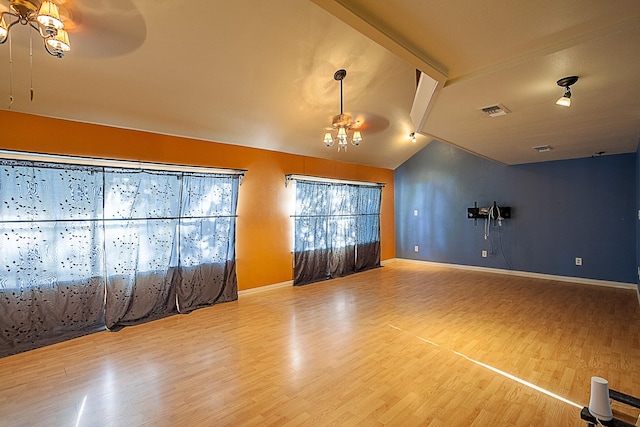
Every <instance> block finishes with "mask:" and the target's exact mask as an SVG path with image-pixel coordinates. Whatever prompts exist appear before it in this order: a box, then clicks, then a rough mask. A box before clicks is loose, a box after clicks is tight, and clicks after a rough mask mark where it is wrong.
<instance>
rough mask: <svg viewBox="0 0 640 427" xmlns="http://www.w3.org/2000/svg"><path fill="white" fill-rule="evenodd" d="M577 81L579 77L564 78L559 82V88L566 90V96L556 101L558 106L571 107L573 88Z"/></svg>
mask: <svg viewBox="0 0 640 427" xmlns="http://www.w3.org/2000/svg"><path fill="white" fill-rule="evenodd" d="M577 81H578V77H577V76H569V77H563V78H561V79H560V80H558V81H557V84H558V86H560V87H563V88H564V95H562V97H561V98H560V99H558V100H557V101H556V104H558V105H562V106H563V107H570V106H571V86H572V85H574V84H576V82H577Z"/></svg>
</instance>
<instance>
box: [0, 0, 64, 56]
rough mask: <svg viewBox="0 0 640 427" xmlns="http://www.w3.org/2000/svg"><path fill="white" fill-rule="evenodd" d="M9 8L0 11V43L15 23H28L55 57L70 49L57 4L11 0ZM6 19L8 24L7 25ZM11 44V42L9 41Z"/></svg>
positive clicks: (37, 0)
mask: <svg viewBox="0 0 640 427" xmlns="http://www.w3.org/2000/svg"><path fill="white" fill-rule="evenodd" d="M10 7H11V10H9V11H6V12H2V15H1V18H0V44H2V43H5V42H6V41H7V40H9V39H10V37H9V31H10V30H11V28H12V27H13V26H14V25H16V24H18V23H19V24H22V25H28V26H29V27H31V28H33V29H34V30H36V31H37V32H38V34H40V37H42V39H43V41H44V48H45V50H46V51H47V52H48V53H49V54H50V55H53V56H55V57H57V58H62V57H63V56H64V53H65V52H68V51H69V50H70V49H71V45H70V44H69V35H68V34H67V32H66V31H65V30H64V24H63V23H62V21H61V20H60V12H59V11H58V6H56V5H55V4H54V3H53V2H50V1H42V2H41V1H40V0H11V2H10ZM7 21H9V24H8V25H7ZM9 44H11V42H9Z"/></svg>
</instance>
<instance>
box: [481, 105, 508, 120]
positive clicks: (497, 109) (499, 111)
mask: <svg viewBox="0 0 640 427" xmlns="http://www.w3.org/2000/svg"><path fill="white" fill-rule="evenodd" d="M480 110H482V112H483V113H484V114H486V115H487V116H489V117H499V116H506V115H507V114H508V113H510V112H511V111H509V109H508V108H507V107H505V106H504V105H502V104H496V105H489V106H488V107H482V108H481V109H480Z"/></svg>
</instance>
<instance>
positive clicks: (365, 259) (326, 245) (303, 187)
mask: <svg viewBox="0 0 640 427" xmlns="http://www.w3.org/2000/svg"><path fill="white" fill-rule="evenodd" d="M288 179H289V180H295V181H296V184H295V193H296V208H295V214H294V224H295V231H294V239H295V242H294V285H304V284H307V283H312V282H317V281H319V280H325V279H329V278H333V277H340V276H345V275H348V274H352V273H355V272H358V271H363V270H367V269H370V268H374V267H379V266H380V203H381V195H382V185H380V184H368V183H359V184H358V183H345V182H341V181H332V180H312V178H310V177H298V176H289V177H288Z"/></svg>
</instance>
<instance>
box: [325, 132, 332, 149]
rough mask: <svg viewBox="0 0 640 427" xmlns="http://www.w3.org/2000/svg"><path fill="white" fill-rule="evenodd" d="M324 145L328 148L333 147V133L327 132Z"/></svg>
mask: <svg viewBox="0 0 640 427" xmlns="http://www.w3.org/2000/svg"><path fill="white" fill-rule="evenodd" d="M324 143H325V144H326V145H327V147H331V146H332V145H333V138H332V137H331V132H327V133H325V134H324Z"/></svg>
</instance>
